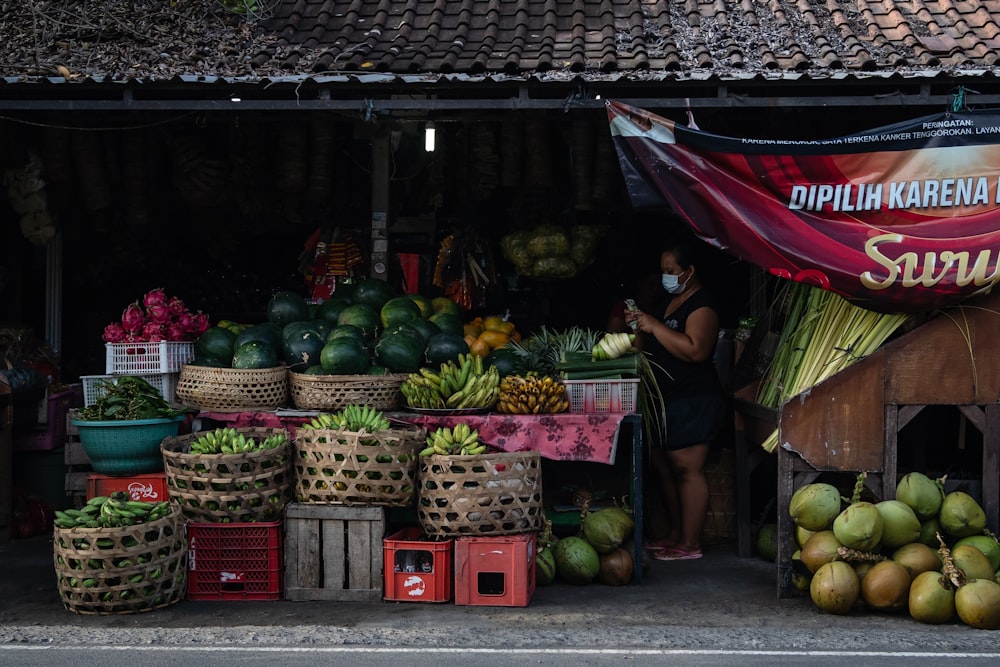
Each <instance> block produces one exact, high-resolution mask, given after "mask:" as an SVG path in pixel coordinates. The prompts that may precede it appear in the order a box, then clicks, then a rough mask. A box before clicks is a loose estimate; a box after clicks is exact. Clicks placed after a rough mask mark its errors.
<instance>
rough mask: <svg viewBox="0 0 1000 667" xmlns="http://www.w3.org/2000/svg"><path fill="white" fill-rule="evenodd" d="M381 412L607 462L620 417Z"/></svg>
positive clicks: (290, 425)
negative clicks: (464, 427) (461, 425)
mask: <svg viewBox="0 0 1000 667" xmlns="http://www.w3.org/2000/svg"><path fill="white" fill-rule="evenodd" d="M387 416H389V417H390V418H391V419H392V420H394V421H397V422H404V423H407V424H414V425H416V426H421V427H423V428H426V429H430V430H433V429H436V428H437V427H439V426H447V427H449V428H450V427H452V426H454V425H455V424H457V423H458V422H465V423H466V424H468V425H469V426H470V427H471V428H474V429H477V430H478V431H479V439H480V441H481V442H484V443H486V444H488V445H492V446H493V447H496V448H498V449H502V450H504V451H506V452H522V451H529V450H530V451H534V450H537V451H538V453H539V454H541V456H542V457H543V458H547V459H554V460H559V461H592V462H595V463H607V464H614V462H615V454H616V453H617V449H618V433H619V430H620V428H621V423H622V419H623V418H624V417H625V415H623V414H575V413H563V414H558V415H505V414H500V413H497V412H491V413H487V414H484V415H462V416H458V417H439V416H436V415H435V416H432V415H422V414H416V413H412V412H392V413H389V414H388V415H387ZM198 417H199V418H200V419H210V420H213V421H219V422H223V423H225V424H226V425H227V426H233V427H247V426H262V427H274V428H286V429H288V430H289V431H292V432H294V429H295V428H296V427H298V426H299V425H301V424H303V423H305V422H307V421H309V417H308V416H303V414H302V413H297V414H294V413H293V414H277V413H275V412H202V413H200V414H199V415H198Z"/></svg>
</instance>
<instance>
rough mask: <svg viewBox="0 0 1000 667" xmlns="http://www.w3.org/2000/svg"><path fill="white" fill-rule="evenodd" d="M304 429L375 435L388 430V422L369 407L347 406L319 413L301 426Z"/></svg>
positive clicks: (379, 412) (378, 412)
mask: <svg viewBox="0 0 1000 667" xmlns="http://www.w3.org/2000/svg"><path fill="white" fill-rule="evenodd" d="M302 428H305V429H320V430H328V431H339V430H341V429H343V430H346V431H354V432H360V431H364V432H366V433H377V432H379V431H385V430H388V429H389V428H390V424H389V420H388V419H386V418H385V415H383V414H382V412H381V411H379V410H376V409H375V408H373V407H371V406H370V405H365V406H360V405H348V406H347V407H345V408H344V409H343V410H341V411H340V412H335V413H332V414H331V413H326V412H323V413H320V414H318V415H316V416H315V417H313V418H312V420H310V421H309V422H308V423H306V424H303V425H302Z"/></svg>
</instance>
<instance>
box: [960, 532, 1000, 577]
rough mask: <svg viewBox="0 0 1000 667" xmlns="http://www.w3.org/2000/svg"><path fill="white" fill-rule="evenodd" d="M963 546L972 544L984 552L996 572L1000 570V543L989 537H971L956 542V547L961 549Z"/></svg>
mask: <svg viewBox="0 0 1000 667" xmlns="http://www.w3.org/2000/svg"><path fill="white" fill-rule="evenodd" d="M963 544H971V545H972V546H974V547H976V548H977V549H979V550H980V551H982V552H983V555H984V556H986V560H988V561H989V562H990V567H992V568H993V569H994V570H1000V543H998V542H997V541H996V539H995V538H993V537H990V536H989V535H970V536H969V537H963V538H962V539H960V540H959V541H958V542H955V546H956V547H960V546H962V545H963Z"/></svg>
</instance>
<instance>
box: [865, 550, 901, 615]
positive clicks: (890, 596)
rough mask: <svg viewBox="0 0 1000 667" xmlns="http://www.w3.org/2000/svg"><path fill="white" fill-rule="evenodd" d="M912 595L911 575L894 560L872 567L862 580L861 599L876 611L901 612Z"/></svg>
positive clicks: (884, 561)
mask: <svg viewBox="0 0 1000 667" xmlns="http://www.w3.org/2000/svg"><path fill="white" fill-rule="evenodd" d="M909 594H910V573H909V572H907V571H906V568H905V567H903V566H902V565H900V564H899V563H897V562H896V561H894V560H883V561H879V562H878V563H875V564H874V565H872V567H871V569H870V570H868V574H866V575H865V577H864V579H862V580H861V597H862V598H864V601H865V602H866V603H867V604H868V606H869V607H871V608H872V609H874V610H875V611H900V610H902V609H905V608H906V604H907V600H908V599H909Z"/></svg>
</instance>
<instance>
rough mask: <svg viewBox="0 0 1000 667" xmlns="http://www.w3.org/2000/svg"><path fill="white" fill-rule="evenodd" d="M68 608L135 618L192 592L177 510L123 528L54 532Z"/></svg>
mask: <svg viewBox="0 0 1000 667" xmlns="http://www.w3.org/2000/svg"><path fill="white" fill-rule="evenodd" d="M53 546H54V554H53V556H54V558H53V560H54V563H55V569H56V581H57V585H58V588H59V595H60V596H61V597H62V601H63V605H64V606H65V607H66V609H68V610H69V611H72V612H75V613H77V614H101V615H107V614H134V613H138V612H144V611H150V610H151V609H158V608H160V607H166V606H168V605H172V604H174V603H175V602H177V601H179V600H181V599H182V598H183V597H184V592H185V591H186V590H187V539H186V538H185V535H184V520H183V517H182V516H181V512H180V510H179V509H178V508H176V507H175V508H171V512H170V514H168V515H167V516H165V517H163V518H162V519H157V520H156V521H148V522H146V523H141V524H138V525H135V526H123V527H121V528H59V527H56V528H54V533H53Z"/></svg>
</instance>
